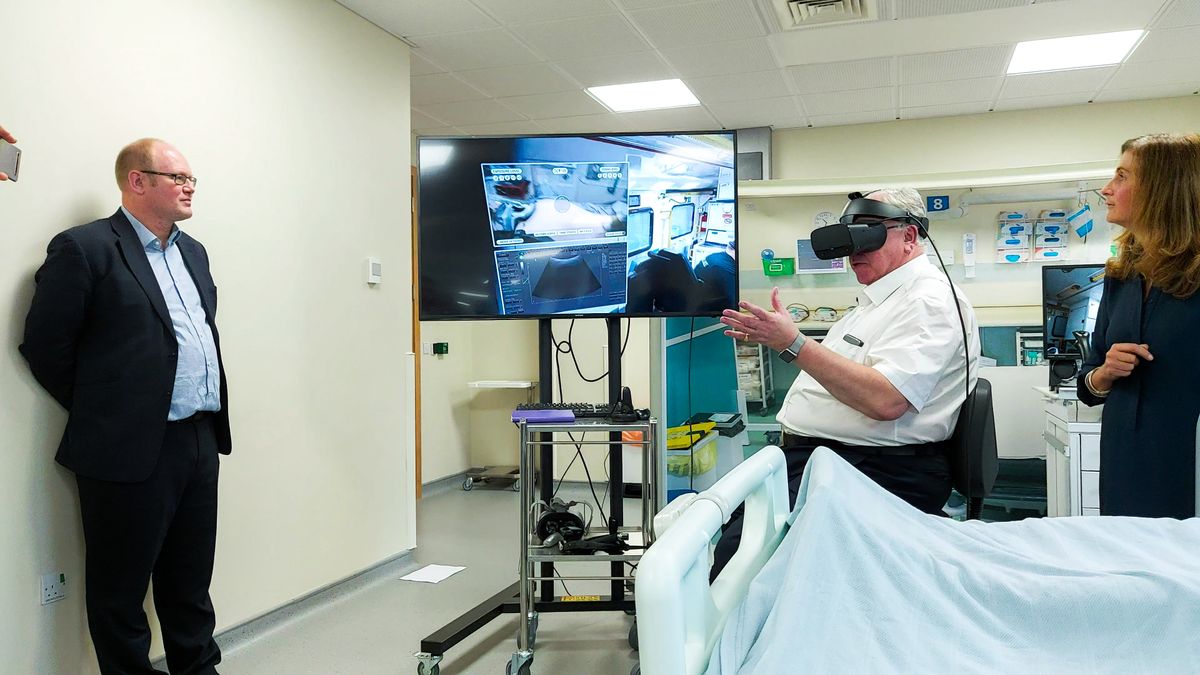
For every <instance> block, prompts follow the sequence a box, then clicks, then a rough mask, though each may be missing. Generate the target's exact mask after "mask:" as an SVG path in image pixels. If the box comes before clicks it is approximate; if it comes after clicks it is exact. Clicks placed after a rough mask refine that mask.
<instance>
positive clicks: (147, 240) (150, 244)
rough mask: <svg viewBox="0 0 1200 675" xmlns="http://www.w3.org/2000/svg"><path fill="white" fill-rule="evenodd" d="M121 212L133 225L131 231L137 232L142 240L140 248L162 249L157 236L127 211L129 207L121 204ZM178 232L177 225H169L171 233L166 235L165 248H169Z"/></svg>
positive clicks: (176, 237) (177, 236)
mask: <svg viewBox="0 0 1200 675" xmlns="http://www.w3.org/2000/svg"><path fill="white" fill-rule="evenodd" d="M121 213H124V214H125V217H126V218H128V219H129V224H130V225H133V231H134V232H135V233H136V234H137V236H138V240H139V241H141V242H142V248H145V249H150V250H152V251H160V250H162V249H160V248H159V246H158V237H156V236H154V233H153V232H151V231H150V229H149V228H147V227H146V226H145V225H143V224H142V221H140V220H138V219H137V218H136V217H134V215H133V214H132V213H130V212H129V209H127V208H125V207H124V206H122V207H121ZM180 232H181V231H180V229H179V226H178V225H172V226H171V235H170V236H169V237H167V245H166V247H165V248H170V246H171V244H174V243H175V240H176V239H179V235H180Z"/></svg>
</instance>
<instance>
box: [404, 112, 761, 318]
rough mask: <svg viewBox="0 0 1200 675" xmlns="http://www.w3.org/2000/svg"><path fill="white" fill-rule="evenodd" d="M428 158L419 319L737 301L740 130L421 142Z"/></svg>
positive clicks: (423, 170) (696, 311)
mask: <svg viewBox="0 0 1200 675" xmlns="http://www.w3.org/2000/svg"><path fill="white" fill-rule="evenodd" d="M418 154H419V157H420V167H419V193H418V195H419V196H418V229H417V238H418V255H417V265H418V274H419V279H420V318H421V320H437V319H480V318H507V317H550V316H592V315H597V314H600V315H613V314H616V315H620V316H660V315H683V316H688V315H691V316H715V315H718V314H720V311H721V310H722V309H724V308H727V307H736V305H737V301H738V298H737V288H738V286H737V266H736V261H735V260H734V255H735V253H736V242H737V227H736V198H737V193H736V192H737V191H736V170H735V163H736V162H735V145H734V134H733V133H732V132H724V131H723V132H711V133H702V134H670V133H655V134H639V135H622V136H534V137H512V138H440V139H437V138H422V139H420V140H419V144H418ZM709 226H711V227H712V230H713V231H709V230H708V228H709ZM714 256H716V257H714ZM714 261H717V262H714ZM718 263H719V264H718Z"/></svg>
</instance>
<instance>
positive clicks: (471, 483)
mask: <svg viewBox="0 0 1200 675" xmlns="http://www.w3.org/2000/svg"><path fill="white" fill-rule="evenodd" d="M473 487H475V479H474V478H471V477H470V476H467V477H466V478H464V479H463V482H462V488H463V490H466V491H467V492H470V491H471V488H473Z"/></svg>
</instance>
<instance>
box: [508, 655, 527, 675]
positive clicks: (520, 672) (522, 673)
mask: <svg viewBox="0 0 1200 675" xmlns="http://www.w3.org/2000/svg"><path fill="white" fill-rule="evenodd" d="M532 664H533V659H529V660H528V661H526V662H525V663H522V664H521V667H520V668H517V675H529V673H530V670H529V669H530V667H531V666H532ZM504 675H513V671H512V661H509V662H508V663H507V664H505V666H504Z"/></svg>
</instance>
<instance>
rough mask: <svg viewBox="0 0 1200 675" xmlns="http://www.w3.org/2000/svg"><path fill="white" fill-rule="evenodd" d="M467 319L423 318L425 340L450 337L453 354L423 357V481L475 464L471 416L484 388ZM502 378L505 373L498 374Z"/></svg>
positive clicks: (460, 470) (422, 335) (438, 340)
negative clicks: (477, 384)
mask: <svg viewBox="0 0 1200 675" xmlns="http://www.w3.org/2000/svg"><path fill="white" fill-rule="evenodd" d="M473 335H474V330H473V329H472V324H471V323H470V322H467V321H422V322H421V342H422V343H425V344H428V343H433V342H446V343H448V344H449V345H450V353H449V354H439V355H433V354H423V355H422V356H421V482H422V483H429V482H432V481H435V480H437V479H439V478H445V477H446V476H450V475H453V474H456V473H461V472H463V471H465V470H466V469H467V467H469V466H471V452H470V449H471V415H472V412H471V411H472V407H473V405H474V400H475V395H476V392H477V391H478V390H475V389H468V388H467V383H468V382H470V381H472V380H480V379H485V378H482V377H478V376H477V374H476V373H475V369H474V364H475V357H474V353H475V346H474V345H475V343H474V338H473ZM497 379H499V378H497Z"/></svg>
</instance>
